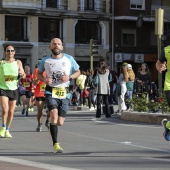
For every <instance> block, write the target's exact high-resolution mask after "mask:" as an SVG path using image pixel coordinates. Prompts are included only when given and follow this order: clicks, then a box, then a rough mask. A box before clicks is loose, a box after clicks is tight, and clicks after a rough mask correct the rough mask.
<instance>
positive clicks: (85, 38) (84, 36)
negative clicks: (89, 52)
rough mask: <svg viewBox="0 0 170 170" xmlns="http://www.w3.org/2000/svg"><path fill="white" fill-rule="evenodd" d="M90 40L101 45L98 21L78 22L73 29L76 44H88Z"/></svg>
mask: <svg viewBox="0 0 170 170" xmlns="http://www.w3.org/2000/svg"><path fill="white" fill-rule="evenodd" d="M90 39H94V40H97V41H98V44H101V26H100V25H99V22H98V21H81V20H80V21H78V23H77V24H76V29H75V42H76V44H89V43H90Z"/></svg>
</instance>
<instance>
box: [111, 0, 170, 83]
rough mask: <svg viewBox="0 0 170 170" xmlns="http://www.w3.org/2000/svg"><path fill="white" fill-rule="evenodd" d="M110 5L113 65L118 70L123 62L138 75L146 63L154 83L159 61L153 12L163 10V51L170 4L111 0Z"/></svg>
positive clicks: (165, 42) (169, 18) (164, 0)
mask: <svg viewBox="0 0 170 170" xmlns="http://www.w3.org/2000/svg"><path fill="white" fill-rule="evenodd" d="M113 5H114V29H113V30H114V41H113V42H114V44H113V49H114V64H115V66H117V68H118V67H119V66H120V65H121V63H122V62H125V61H126V62H128V63H131V64H132V65H133V69H134V71H135V73H137V72H138V69H139V67H140V66H141V63H142V62H146V63H147V64H148V65H149V68H150V71H151V76H152V81H156V80H157V78H158V74H157V70H156V68H155V63H156V61H157V59H158V48H157V36H156V35H155V9H159V8H162V9H164V35H163V36H162V48H163V47H164V46H166V45H168V44H169V43H170V41H169V38H170V36H169V35H170V34H169V33H170V32H169V28H170V27H169V26H170V24H169V23H170V1H167V0H121V1H120V0H114V4H113ZM111 9H112V8H111ZM137 21H138V22H137ZM164 37H165V38H164Z"/></svg>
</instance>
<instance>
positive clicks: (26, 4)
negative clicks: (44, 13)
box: [2, 0, 41, 9]
mask: <svg viewBox="0 0 170 170" xmlns="http://www.w3.org/2000/svg"><path fill="white" fill-rule="evenodd" d="M2 8H22V9H40V8H41V0H36V1H35V0H22V1H20V0H2Z"/></svg>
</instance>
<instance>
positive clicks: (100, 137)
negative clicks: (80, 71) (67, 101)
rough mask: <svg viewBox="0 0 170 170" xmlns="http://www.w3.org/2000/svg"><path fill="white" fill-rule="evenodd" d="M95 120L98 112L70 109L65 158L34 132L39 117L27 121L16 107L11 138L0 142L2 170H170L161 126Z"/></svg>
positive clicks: (62, 131) (62, 136) (63, 131)
mask: <svg viewBox="0 0 170 170" xmlns="http://www.w3.org/2000/svg"><path fill="white" fill-rule="evenodd" d="M94 116H95V112H94V111H88V110H87V109H85V110H83V111H74V110H72V108H71V107H70V110H69V112H68V114H67V117H66V120H65V123H64V125H63V126H62V127H59V136H58V140H59V143H60V145H61V147H62V148H63V149H64V153H62V154H54V153H53V147H52V140H51V137H50V133H49V131H48V130H47V128H46V127H44V126H43V130H42V132H36V131H35V129H36V126H37V121H36V112H31V113H30V115H29V117H25V116H24V115H21V108H20V107H17V108H16V111H15V116H14V120H13V123H12V125H11V128H10V132H11V134H12V136H13V138H12V139H6V138H0V170H6V169H8V170H15V169H17V170H18V169H22V170H26V169H30V170H40V169H41V170H42V169H49V170H124V169H125V170H133V169H134V170H143V169H146V170H152V169H154V170H164V169H169V166H170V143H169V142H167V141H165V139H164V138H163V136H162V133H163V128H162V127H161V126H160V125H156V124H155V125H154V124H153V125H151V124H142V123H138V122H136V123H134V122H128V121H123V120H121V119H120V115H113V116H112V117H111V118H104V117H103V118H102V119H101V120H100V121H95V120H93V118H94ZM0 121H1V119H0ZM44 122H45V118H44ZM44 122H43V125H44Z"/></svg>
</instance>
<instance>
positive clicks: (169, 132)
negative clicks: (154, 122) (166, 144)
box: [161, 119, 170, 141]
mask: <svg viewBox="0 0 170 170" xmlns="http://www.w3.org/2000/svg"><path fill="white" fill-rule="evenodd" d="M167 122H168V120H167V119H163V120H162V122H161V124H162V126H163V127H164V132H163V136H164V138H165V139H166V140H167V141H169V140H170V130H168V129H167V128H166V123H167Z"/></svg>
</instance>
